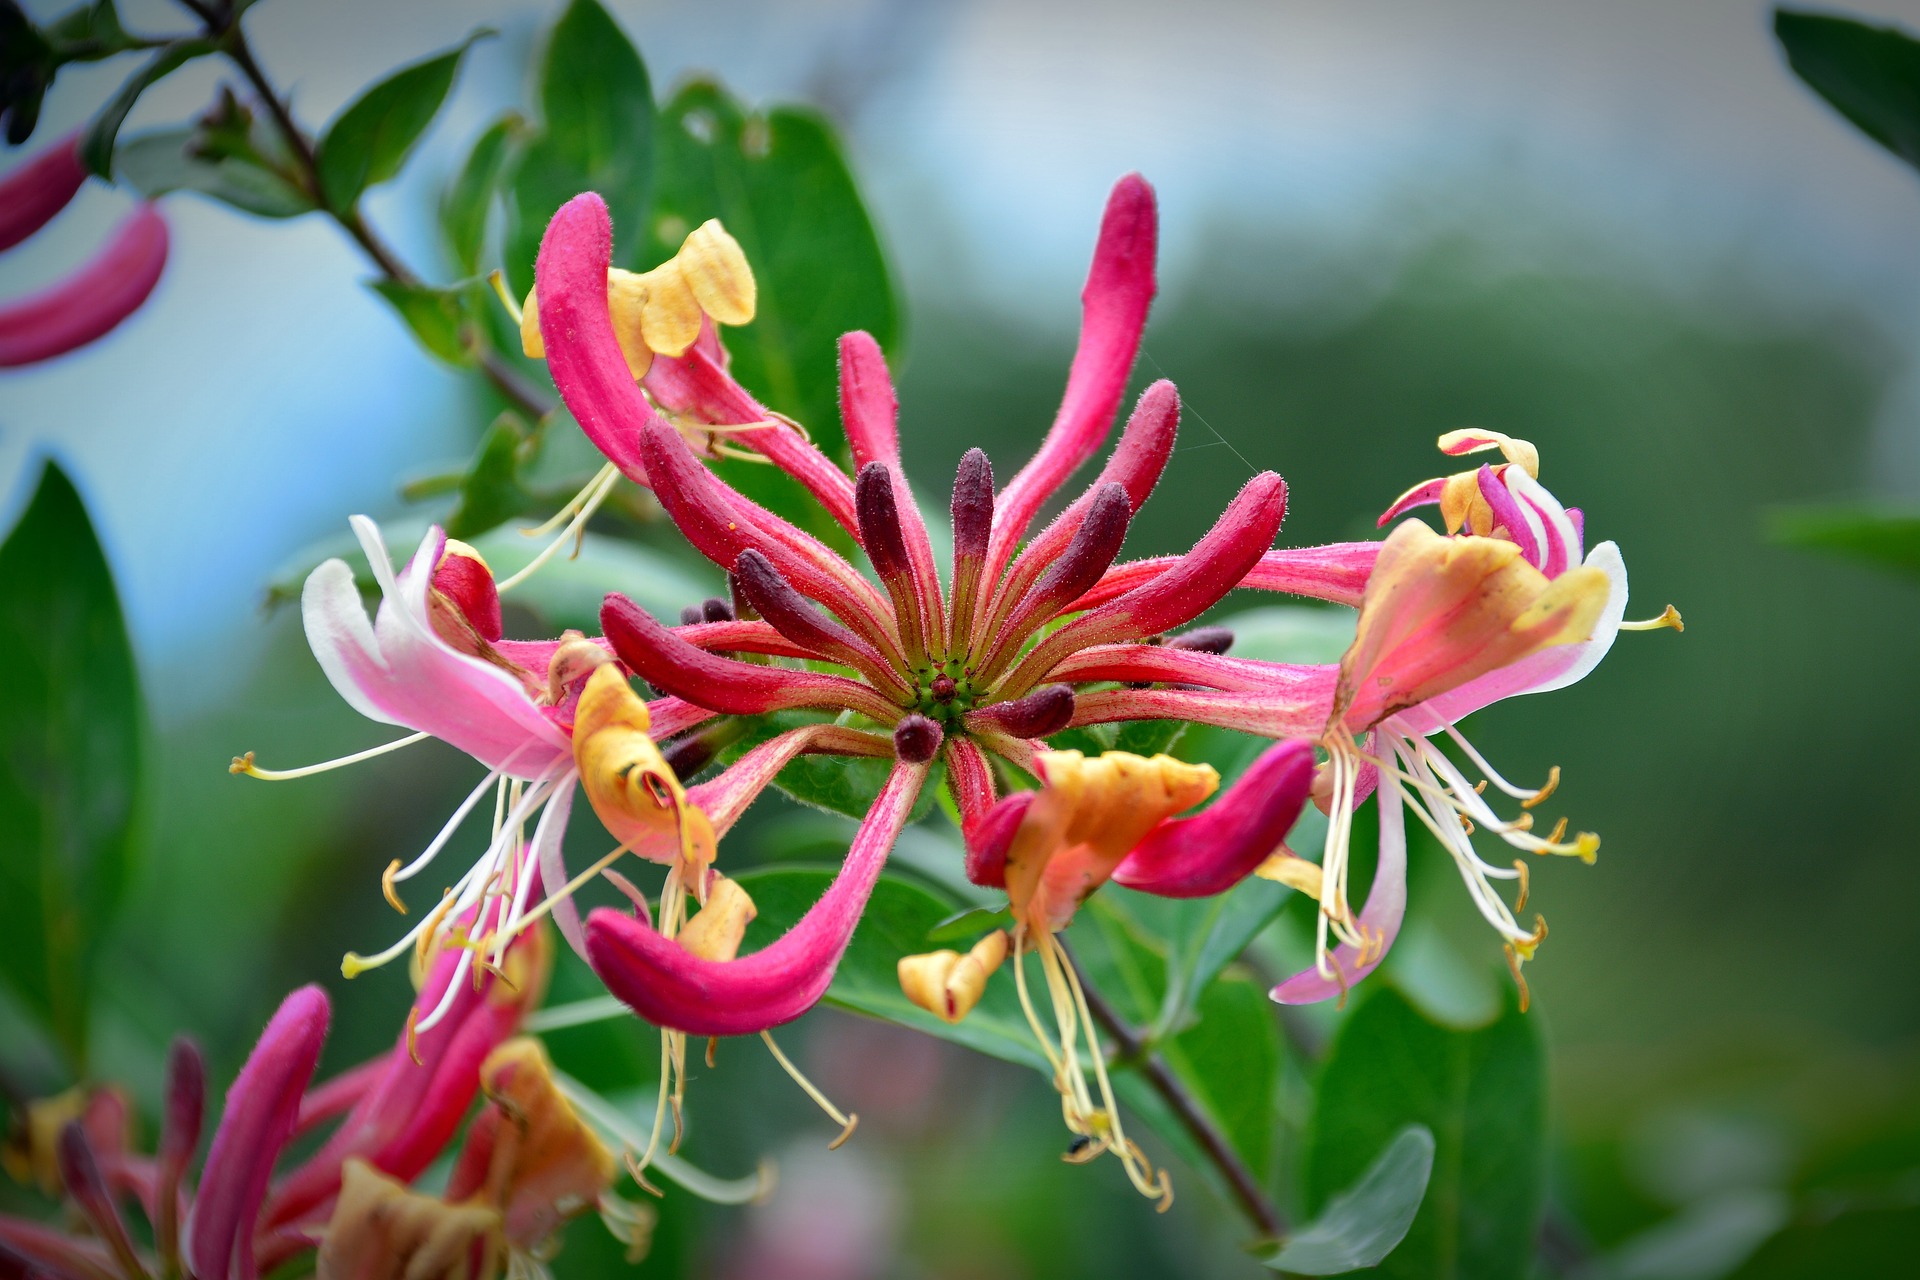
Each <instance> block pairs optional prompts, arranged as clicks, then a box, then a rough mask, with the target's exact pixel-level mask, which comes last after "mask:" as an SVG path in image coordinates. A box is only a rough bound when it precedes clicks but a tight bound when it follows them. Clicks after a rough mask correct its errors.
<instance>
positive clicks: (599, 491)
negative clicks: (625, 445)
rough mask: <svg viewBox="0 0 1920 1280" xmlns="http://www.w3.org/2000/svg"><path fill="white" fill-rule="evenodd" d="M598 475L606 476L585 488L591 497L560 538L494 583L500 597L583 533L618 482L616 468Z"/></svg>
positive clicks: (618, 476)
mask: <svg viewBox="0 0 1920 1280" xmlns="http://www.w3.org/2000/svg"><path fill="white" fill-rule="evenodd" d="M609 472H610V473H609ZM600 474H601V475H603V476H606V479H604V480H601V479H599V478H598V477H596V478H595V479H594V481H593V482H592V483H590V484H589V485H588V486H587V487H588V489H589V490H591V491H592V492H591V495H590V496H589V497H588V498H587V500H586V501H585V502H584V503H582V504H581V506H580V510H579V512H578V513H577V514H576V515H575V516H574V517H573V519H572V521H571V522H570V523H569V524H568V525H567V527H566V528H565V529H564V530H562V531H561V533H560V536H559V537H557V538H555V539H554V540H553V541H552V542H549V543H548V544H547V545H546V547H545V549H543V550H542V551H541V552H540V554H539V555H537V556H535V557H534V558H533V559H531V560H529V561H528V562H527V565H526V567H525V568H524V569H522V570H520V572H518V573H516V574H514V575H513V576H512V577H509V578H506V579H504V580H502V581H500V582H497V583H495V584H494V590H496V591H498V592H499V593H501V594H502V595H504V594H506V593H507V592H509V591H511V590H513V588H515V587H517V586H519V585H520V584H521V583H522V582H525V581H526V580H527V579H528V578H530V577H532V576H533V575H534V574H535V573H536V572H538V571H539V570H540V568H541V567H542V566H543V565H545V564H546V563H547V561H549V560H551V559H553V557H554V556H555V555H557V554H559V551H560V548H561V547H563V546H565V545H566V544H567V540H568V539H570V538H572V537H573V536H574V534H576V533H583V532H585V530H586V527H587V521H589V520H591V519H592V518H593V513H594V512H596V511H598V510H599V509H600V504H601V503H603V502H605V501H606V500H607V495H608V494H610V493H612V492H613V487H614V486H615V485H616V484H618V483H619V482H620V472H619V470H618V469H617V468H602V469H601V472H600Z"/></svg>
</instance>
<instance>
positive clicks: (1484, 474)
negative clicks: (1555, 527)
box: [1474, 465, 1541, 569]
mask: <svg viewBox="0 0 1920 1280" xmlns="http://www.w3.org/2000/svg"><path fill="white" fill-rule="evenodd" d="M1512 469H1513V468H1511V467H1503V468H1501V470H1503V471H1510V470H1512ZM1474 483H1475V484H1477V485H1478V486H1479V488H1480V497H1481V499H1482V500H1483V501H1485V502H1486V504H1487V506H1488V507H1489V508H1491V509H1492V511H1493V525H1494V528H1496V529H1504V530H1506V533H1507V536H1508V537H1510V538H1512V539H1513V541H1514V544H1515V545H1517V546H1518V547H1519V548H1520V554H1521V555H1522V556H1524V557H1526V561H1527V563H1528V564H1530V565H1532V566H1533V567H1534V568H1536V569H1537V568H1539V567H1540V563H1541V553H1540V539H1539V537H1538V534H1537V528H1536V526H1537V522H1538V517H1537V516H1532V517H1531V518H1530V513H1528V512H1526V511H1522V510H1521V508H1520V503H1519V502H1518V501H1517V500H1516V499H1515V498H1514V496H1513V494H1511V493H1509V492H1508V491H1507V486H1506V485H1505V484H1503V483H1501V480H1500V476H1499V475H1498V474H1497V473H1496V472H1495V471H1494V469H1493V468H1492V467H1489V466H1484V465H1483V466H1482V467H1481V468H1480V470H1479V471H1477V472H1475V473H1474Z"/></svg>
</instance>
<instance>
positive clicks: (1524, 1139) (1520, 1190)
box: [1305, 978, 1546, 1280]
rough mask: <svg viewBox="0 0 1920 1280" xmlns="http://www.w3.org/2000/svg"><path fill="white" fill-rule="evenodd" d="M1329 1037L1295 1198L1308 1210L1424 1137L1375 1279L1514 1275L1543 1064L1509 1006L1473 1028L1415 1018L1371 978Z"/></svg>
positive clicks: (1519, 1266) (1522, 1248)
mask: <svg viewBox="0 0 1920 1280" xmlns="http://www.w3.org/2000/svg"><path fill="white" fill-rule="evenodd" d="M1367 986H1368V987H1370V988H1371V990H1369V991H1366V992H1365V994H1364V995H1363V996H1362V998H1361V1002H1360V1006H1359V1007H1358V1008H1357V1009H1355V1010H1354V1011H1353V1013H1352V1014H1351V1015H1350V1016H1349V1017H1348V1018H1347V1020H1346V1023H1345V1024H1344V1025H1343V1026H1342V1027H1341V1029H1340V1032H1339V1035H1338V1036H1337V1037H1336V1038H1335V1040H1334V1044H1333V1048H1332V1050H1331V1052H1330V1053H1329V1054H1328V1056H1327V1060H1326V1063H1325V1066H1324V1068H1323V1070H1322V1073H1321V1078H1320V1088H1319V1097H1318V1100H1317V1102H1316V1105H1315V1108H1314V1115H1313V1121H1312V1124H1311V1126H1310V1134H1309V1138H1308V1146H1307V1154H1306V1162H1305V1186H1306V1193H1307V1202H1308V1208H1309V1209H1310V1210H1312V1211H1315V1212H1319V1211H1321V1210H1323V1209H1325V1208H1327V1207H1328V1206H1329V1205H1330V1203H1331V1201H1332V1198H1333V1197H1334V1196H1335V1195H1336V1194H1337V1193H1338V1192H1339V1191H1340V1190H1341V1189H1342V1188H1344V1187H1348V1186H1351V1185H1352V1184H1354V1183H1355V1182H1357V1181H1359V1180H1360V1179H1361V1178H1362V1177H1363V1175H1364V1174H1365V1172H1366V1170H1365V1166H1364V1164H1363V1162H1364V1161H1365V1160H1366V1159H1367V1158H1368V1153H1370V1152H1376V1151H1379V1150H1380V1149H1381V1148H1382V1147H1384V1146H1386V1144H1387V1143H1388V1142H1389V1141H1390V1140H1392V1139H1393V1137H1394V1136H1395V1135H1396V1134H1398V1133H1399V1131H1400V1130H1401V1129H1402V1128H1404V1127H1405V1126H1406V1125H1408V1124H1421V1125H1425V1126H1426V1127H1427V1128H1428V1129H1430V1130H1431V1131H1432V1132H1433V1136H1434V1140H1435V1154H1434V1165H1433V1179H1432V1183H1431V1185H1430V1187H1429V1189H1428V1193H1427V1198H1426V1200H1425V1202H1424V1203H1423V1204H1422V1205H1421V1206H1420V1212H1419V1214H1418V1215H1417V1216H1416V1217H1415V1218H1414V1221H1413V1226H1412V1228H1411V1229H1410V1230H1409V1231H1408V1232H1407V1235H1406V1239H1405V1241H1404V1242H1403V1243H1402V1244H1401V1245H1400V1247H1399V1248H1398V1249H1396V1250H1394V1252H1393V1253H1392V1254H1391V1255H1389V1256H1388V1258H1387V1259H1386V1261H1385V1262H1384V1264H1382V1273H1383V1274H1386V1275H1396V1276H1410V1277H1420V1278H1421V1280H1429V1278H1431V1277H1443V1278H1444V1277H1456V1276H1458V1277H1472V1280H1502V1277H1518V1276H1523V1275H1526V1274H1527V1271H1528V1267H1529V1266H1530V1264H1531V1262H1532V1257H1533V1243H1534V1237H1535V1235H1536V1233H1537V1232H1538V1230H1539V1225H1540V1216H1541V1211H1542V1198H1543V1195H1544V1188H1545V1180H1546V1167H1545V1154H1546V1148H1545V1130H1546V1080H1545V1054H1544V1052H1543V1051H1542V1048H1541V1045H1540V1040H1539V1036H1538V1034H1537V1032H1536V1030H1535V1027H1534V1024H1533V1022H1532V1021H1531V1020H1529V1019H1528V1018H1527V1017H1526V1015H1524V1014H1522V1013H1520V1012H1519V1011H1518V1009H1516V1008H1513V1007H1511V1006H1509V1008H1508V1010H1507V1012H1506V1013H1504V1014H1503V1015H1502V1016H1501V1017H1500V1018H1499V1019H1498V1020H1497V1021H1495V1022H1492V1023H1490V1024H1488V1025H1487V1026H1485V1027H1482V1028H1480V1029H1478V1030H1472V1031H1460V1030H1453V1029H1449V1028H1447V1027H1443V1026H1441V1025H1439V1024H1438V1023H1435V1022H1433V1021H1430V1020H1429V1019H1427V1018H1425V1017H1423V1016H1422V1015H1421V1014H1420V1013H1419V1011H1418V1010H1416V1009H1415V1008H1414V1006H1413V1005H1412V1004H1411V1003H1410V1002H1409V1001H1408V1000H1407V998H1406V997H1405V996H1403V995H1401V994H1400V993H1399V992H1398V991H1396V990H1394V989H1393V988H1392V987H1391V986H1388V985H1386V984H1384V983H1382V982H1381V981H1380V980H1379V979H1378V978H1375V979H1374V980H1373V981H1372V982H1370V983H1368V984H1367Z"/></svg>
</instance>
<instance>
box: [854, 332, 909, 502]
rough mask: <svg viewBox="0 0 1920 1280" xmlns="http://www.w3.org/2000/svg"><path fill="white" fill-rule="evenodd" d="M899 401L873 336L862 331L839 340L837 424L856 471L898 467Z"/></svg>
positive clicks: (882, 355)
mask: <svg viewBox="0 0 1920 1280" xmlns="http://www.w3.org/2000/svg"><path fill="white" fill-rule="evenodd" d="M899 417H900V402H899V400H898V399H897V398H896V397H895V396H894V393H893V378H892V377H891V376H890V375H889V374H888V373H887V357H886V356H885V355H884V354H883V353H882V352H881V350H880V344H879V343H878V342H875V341H874V340H873V335H872V334H870V333H866V332H864V331H861V330H855V331H854V332H852V333H848V334H842V335H841V337H840V421H841V422H842V423H844V424H845V425H846V428H847V445H848V447H849V448H851V449H852V450H853V466H854V470H856V471H858V470H859V469H860V468H861V467H864V466H866V465H867V464H868V463H869V462H884V463H886V464H887V466H888V467H889V468H892V469H893V470H896V471H897V470H899V467H900V427H899Z"/></svg>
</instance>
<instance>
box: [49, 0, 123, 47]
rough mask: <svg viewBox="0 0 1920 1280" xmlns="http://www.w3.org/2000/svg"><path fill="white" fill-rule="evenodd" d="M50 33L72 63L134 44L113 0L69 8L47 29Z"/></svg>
mask: <svg viewBox="0 0 1920 1280" xmlns="http://www.w3.org/2000/svg"><path fill="white" fill-rule="evenodd" d="M46 34H47V36H48V37H49V38H50V39H51V40H52V41H53V43H54V46H55V47H56V48H57V49H58V50H59V52H60V56H61V58H62V59H63V60H64V61H69V62H81V61H87V62H91V61H93V60H95V59H97V58H106V57H111V56H112V55H114V54H116V53H124V52H125V51H126V50H128V49H130V48H132V47H133V41H132V38H131V37H129V36H128V35H127V29H126V28H125V27H123V26H122V25H120V14H119V11H118V10H116V9H115V8H114V4H113V0H94V3H92V4H86V5H81V6H79V7H78V8H75V9H70V10H68V11H67V12H66V13H64V14H62V15H60V17H59V19H58V20H57V21H55V22H54V23H53V24H52V25H51V26H49V27H48V28H47V32H46Z"/></svg>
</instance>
